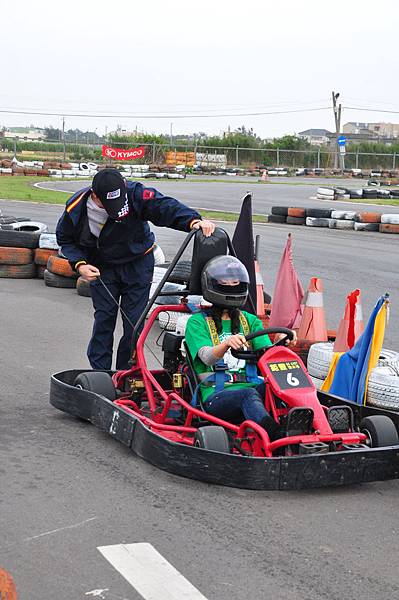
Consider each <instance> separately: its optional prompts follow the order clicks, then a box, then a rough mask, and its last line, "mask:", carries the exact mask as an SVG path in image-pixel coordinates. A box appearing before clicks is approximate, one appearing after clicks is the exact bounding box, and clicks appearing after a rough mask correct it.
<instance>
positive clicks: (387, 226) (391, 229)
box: [0, 223, 399, 233]
mask: <svg viewBox="0 0 399 600" xmlns="http://www.w3.org/2000/svg"><path fill="white" fill-rule="evenodd" d="M378 231H379V232H380V233H399V225H392V224H391V223H380V225H379V227H378ZM0 233H1V232H0Z"/></svg>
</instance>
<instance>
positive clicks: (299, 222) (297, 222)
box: [287, 216, 306, 225]
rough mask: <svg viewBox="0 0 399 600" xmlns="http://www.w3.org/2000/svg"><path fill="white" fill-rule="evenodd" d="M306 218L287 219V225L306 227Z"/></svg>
mask: <svg viewBox="0 0 399 600" xmlns="http://www.w3.org/2000/svg"><path fill="white" fill-rule="evenodd" d="M305 224H306V218H305V217H290V216H288V217H287V225H305Z"/></svg>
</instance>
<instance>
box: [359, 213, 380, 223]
mask: <svg viewBox="0 0 399 600" xmlns="http://www.w3.org/2000/svg"><path fill="white" fill-rule="evenodd" d="M355 221H356V222H357V223H381V214H380V213H376V212H359V213H356V214H355Z"/></svg>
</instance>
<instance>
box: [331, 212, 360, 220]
mask: <svg viewBox="0 0 399 600" xmlns="http://www.w3.org/2000/svg"><path fill="white" fill-rule="evenodd" d="M355 216H356V213H355V212H354V211H352V210H333V211H332V213H331V218H332V219H345V220H346V221H353V220H354V218H355Z"/></svg>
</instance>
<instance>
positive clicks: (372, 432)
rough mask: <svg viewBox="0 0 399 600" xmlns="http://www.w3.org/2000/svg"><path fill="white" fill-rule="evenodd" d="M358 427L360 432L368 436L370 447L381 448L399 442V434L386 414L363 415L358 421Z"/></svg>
mask: <svg viewBox="0 0 399 600" xmlns="http://www.w3.org/2000/svg"><path fill="white" fill-rule="evenodd" d="M359 429H360V432H361V433H365V434H366V435H367V436H368V438H369V440H370V444H371V447H372V448H383V447H385V446H396V445H397V444H399V436H398V432H397V430H396V427H395V424H394V422H393V421H392V419H390V418H389V417H387V416H386V415H372V416H371V417H364V419H362V420H361V422H360V427H359Z"/></svg>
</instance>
